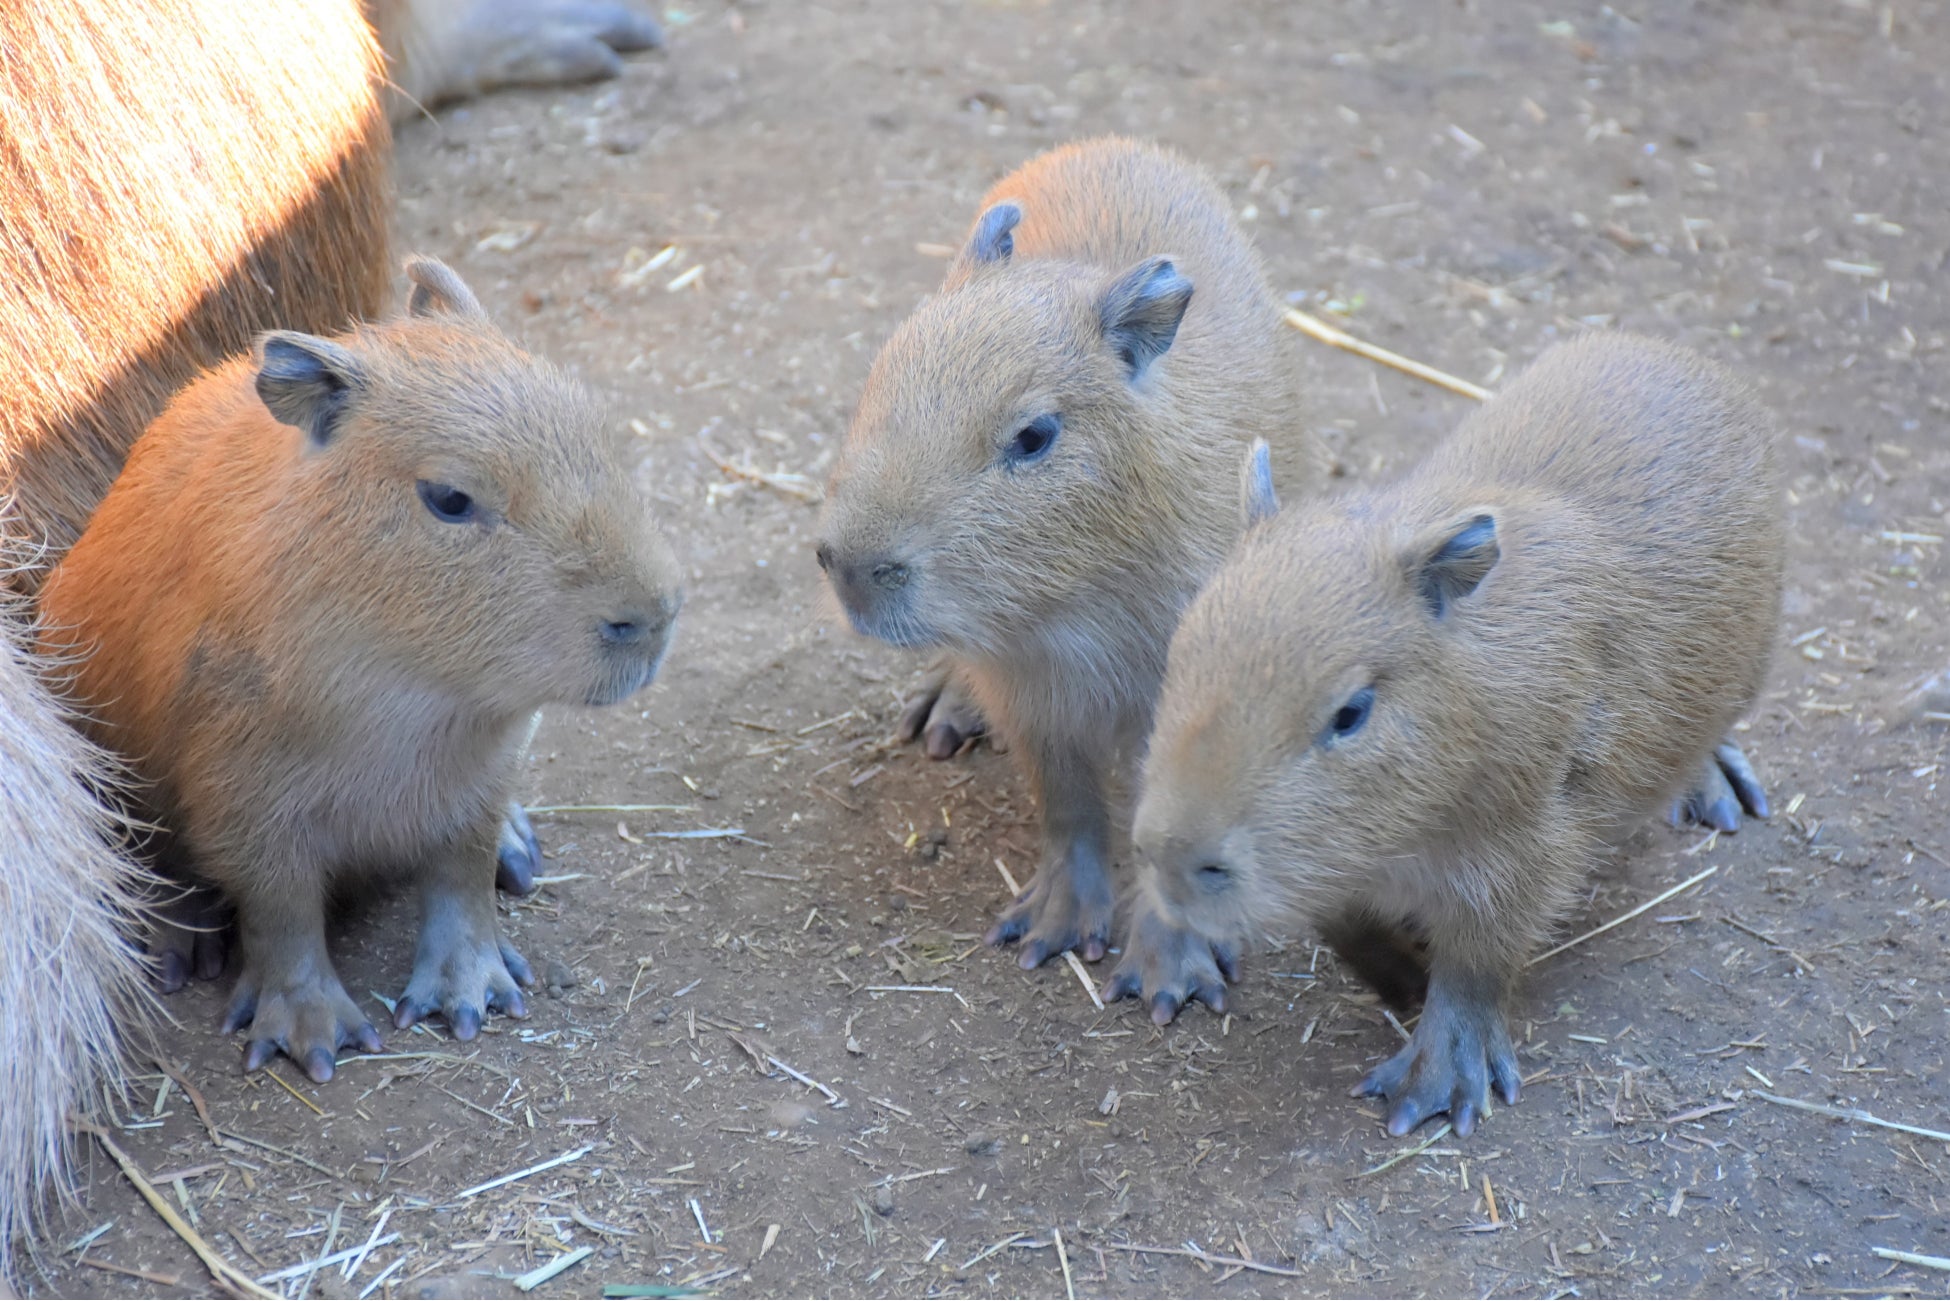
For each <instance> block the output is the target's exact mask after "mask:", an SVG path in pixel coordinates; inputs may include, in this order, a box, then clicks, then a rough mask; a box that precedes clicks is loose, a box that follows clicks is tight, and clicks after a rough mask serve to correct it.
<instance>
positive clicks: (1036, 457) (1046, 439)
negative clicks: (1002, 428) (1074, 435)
mask: <svg viewBox="0 0 1950 1301" xmlns="http://www.w3.org/2000/svg"><path fill="white" fill-rule="evenodd" d="M1062 431H1063V417H1061V416H1059V415H1056V414H1055V413H1053V412H1052V413H1051V414H1049V415H1046V416H1037V417H1036V418H1035V419H1034V420H1032V421H1030V422H1029V423H1028V424H1026V425H1024V426H1023V427H1022V428H1021V429H1018V430H1017V431H1016V436H1015V437H1014V438H1013V439H1011V440H1010V441H1009V447H1008V450H1007V451H1006V452H1005V453H1004V454H1003V455H1004V457H1005V459H1006V460H1007V461H1008V462H1009V464H1011V465H1027V464H1029V463H1030V462H1031V461H1040V460H1042V459H1043V458H1044V457H1045V456H1047V455H1049V449H1050V448H1052V447H1054V446H1056V436H1057V434H1059V433H1061V432H1062Z"/></svg>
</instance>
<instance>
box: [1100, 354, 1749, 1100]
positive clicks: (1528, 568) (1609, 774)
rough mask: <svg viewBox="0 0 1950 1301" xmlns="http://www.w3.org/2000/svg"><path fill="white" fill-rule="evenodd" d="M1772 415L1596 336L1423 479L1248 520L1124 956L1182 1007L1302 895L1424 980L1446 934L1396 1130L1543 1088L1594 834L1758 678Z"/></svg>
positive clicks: (1685, 365) (1529, 377)
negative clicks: (1506, 1021)
mask: <svg viewBox="0 0 1950 1301" xmlns="http://www.w3.org/2000/svg"><path fill="white" fill-rule="evenodd" d="M1776 439H1777V434H1776V430H1775V426H1774V424H1773V422H1772V421H1771V419H1770V418H1769V417H1768V416H1767V415H1766V414H1765V413H1764V412H1763V411H1762V410H1761V408H1760V407H1759V406H1758V405H1757V404H1756V403H1755V402H1754V401H1753V399H1752V398H1751V397H1750V396H1749V395H1748V393H1747V392H1746V390H1745V389H1744V388H1743V387H1742V386H1741V385H1740V384H1739V383H1737V382H1736V381H1734V380H1733V379H1732V378H1731V377H1730V376H1728V375H1727V374H1726V373H1725V372H1723V371H1721V370H1720V369H1719V368H1718V367H1716V366H1713V365H1710V364H1708V363H1706V362H1705V361H1703V360H1702V359H1700V358H1698V357H1696V356H1694V355H1693V354H1691V353H1689V352H1687V351H1684V350H1682V349H1679V348H1676V347H1672V346H1669V345H1666V344H1661V343H1655V342H1652V341H1648V340H1644V339H1638V338H1633V337H1630V336H1620V335H1593V336H1588V337H1585V338H1582V339H1579V340H1576V341H1574V342H1571V343H1566V344H1563V345H1560V346H1558V347H1556V348H1554V349H1552V350H1551V351H1550V352H1548V353H1546V354H1545V355H1544V356H1543V357H1541V358H1540V359H1539V360H1538V361H1537V362H1536V363H1535V364H1533V365H1532V366H1531V367H1530V368H1529V369H1528V370H1527V371H1525V372H1524V374H1523V375H1521V376H1520V377H1519V378H1518V379H1517V381H1516V382H1514V383H1513V384H1511V385H1510V386H1509V388H1508V389H1506V390H1505V391H1504V392H1502V393H1501V394H1500V395H1498V396H1497V397H1495V398H1493V399H1491V400H1490V401H1489V402H1487V403H1486V404H1484V405H1483V406H1482V407H1481V408H1480V409H1478V410H1477V411H1476V412H1474V413H1472V414H1471V416H1470V417H1469V418H1468V419H1467V420H1466V421H1464V423H1463V425H1462V426H1461V428H1460V429H1458V430H1457V431H1456V432H1455V433H1454V434H1453V435H1452V436H1451V437H1450V438H1448V439H1447V440H1446V441H1445V442H1443V443H1442V444H1441V445H1440V446H1439V447H1438V448H1437V449H1436V450H1435V451H1434V452H1433V453H1432V454H1431V455H1430V456H1429V457H1428V458H1427V459H1426V460H1425V461H1424V462H1423V463H1422V464H1420V465H1418V466H1416V467H1415V468H1414V469H1412V470H1411V471H1409V472H1408V473H1407V474H1406V475H1404V476H1403V477H1402V478H1401V479H1399V480H1398V481H1396V482H1394V483H1392V484H1389V485H1387V486H1383V487H1379V488H1375V489H1371V490H1366V491H1360V492H1354V493H1350V494H1348V495H1345V496H1340V497H1336V498H1333V499H1328V500H1317V501H1316V502H1313V503H1306V504H1301V505H1297V506H1294V507H1290V508H1288V509H1286V510H1285V511H1284V512H1282V513H1279V514H1277V515H1276V516H1274V517H1273V518H1272V519H1271V520H1270V521H1269V522H1266V523H1263V524H1261V525H1259V526H1257V527H1255V528H1254V529H1252V530H1251V531H1250V532H1249V533H1248V534H1247V536H1246V537H1245V539H1244V540H1243V542H1242V543H1241V545H1240V547H1239V548H1238V550H1237V551H1236V552H1235V553H1234V554H1233V555H1232V557H1231V558H1230V559H1229V560H1228V561H1227V562H1226V565H1225V567H1224V568H1223V569H1222V570H1220V572H1219V574H1218V575H1217V576H1216V577H1215V578H1214V579H1213V581H1212V583H1211V585H1210V586H1209V587H1208V588H1207V589H1206V590H1205V592H1204V593H1203V594H1201V595H1200V597H1199V598H1198V600H1197V601H1196V602H1195V603H1194V604H1193V606H1192V607H1191V609H1190V610H1189V611H1188V612H1187V614H1186V616H1185V619H1184V622H1183V623H1182V624H1181V625H1180V627H1179V629H1178V633H1177V636H1176V638H1175V639H1174V641H1173V643H1172V647H1171V656H1170V667H1169V669H1168V670H1167V672H1166V675H1165V684H1164V689H1163V694H1162V698H1161V700H1160V703H1159V706H1158V711H1157V726H1156V729H1155V732H1154V733H1153V737H1152V742H1151V746H1150V750H1149V754H1148V756H1147V759H1146V763H1145V769H1144V783H1143V794H1142V796H1141V799H1140V801H1139V806H1138V810H1137V813H1136V818H1135V831H1134V838H1135V843H1136V846H1137V849H1138V853H1139V857H1140V859H1141V861H1142V863H1143V868H1142V884H1141V891H1140V896H1139V903H1138V913H1139V919H1138V921H1137V923H1136V924H1135V927H1134V929H1135V930H1136V931H1137V935H1136V936H1135V937H1134V938H1135V940H1136V942H1135V943H1134V945H1133V947H1132V949H1131V951H1130V952H1129V953H1128V954H1127V956H1126V959H1125V963H1124V968H1123V969H1122V971H1120V975H1124V974H1125V973H1126V972H1129V973H1133V976H1135V975H1136V974H1142V975H1143V977H1144V978H1143V981H1142V983H1143V986H1144V992H1145V995H1146V997H1147V998H1151V999H1153V1000H1154V1001H1155V1000H1156V999H1157V998H1158V997H1159V996H1160V995H1163V996H1164V997H1165V998H1166V1000H1167V1003H1166V1006H1165V1007H1164V1009H1163V1010H1165V1011H1167V1012H1169V1011H1170V1010H1173V1009H1174V1008H1175V1006H1176V1003H1177V1002H1182V1001H1184V999H1185V998H1187V997H1189V996H1191V994H1192V993H1194V992H1196V990H1194V989H1190V988H1188V985H1189V986H1196V985H1199V984H1201V983H1209V982H1211V981H1212V980H1214V979H1215V977H1214V976H1213V975H1212V970H1211V969H1212V967H1213V965H1214V963H1213V959H1214V957H1216V958H1217V963H1218V965H1220V966H1230V963H1231V961H1232V960H1233V957H1232V955H1233V953H1234V952H1235V951H1236V945H1237V944H1238V942H1240V941H1241V940H1243V939H1245V938H1247V937H1248V936H1249V935H1250V934H1251V933H1253V932H1255V931H1257V929H1258V928H1260V927H1261V926H1264V925H1266V924H1268V923H1271V922H1273V921H1276V920H1278V919H1282V918H1291V917H1295V916H1298V917H1300V918H1303V919H1305V920H1308V921H1310V922H1312V923H1314V924H1315V925H1316V926H1318V927H1320V928H1321V929H1322V930H1323V932H1324V933H1325V934H1326V935H1327V937H1328V938H1329V939H1330V941H1332V942H1334V943H1336V944H1337V945H1338V946H1340V947H1343V948H1344V949H1346V950H1347V951H1348V953H1349V956H1350V958H1351V959H1352V960H1353V961H1354V962H1355V964H1356V966H1357V967H1358V968H1359V969H1361V970H1362V971H1363V972H1364V974H1367V975H1369V976H1370V977H1371V978H1372V979H1373V980H1374V981H1375V983H1377V984H1378V985H1379V986H1380V987H1381V988H1383V989H1384V991H1385V992H1388V993H1390V994H1391V995H1394V996H1400V995H1403V994H1412V993H1413V992H1417V991H1416V986H1418V985H1419V984H1420V983H1421V980H1420V976H1421V973H1420V972H1419V971H1415V970H1412V969H1408V966H1407V965H1405V964H1414V963H1416V962H1417V961H1418V957H1417V950H1418V949H1419V948H1421V947H1423V946H1425V947H1426V961H1427V964H1428V985H1429V988H1428V1004H1427V1006H1426V1008H1425V1010H1424V1014H1423V1017H1422V1021H1421V1023H1420V1024H1419V1025H1418V1027H1417V1030H1416V1034H1415V1039H1414V1042H1413V1043H1412V1044H1411V1045H1410V1046H1409V1047H1408V1048H1406V1049H1404V1050H1403V1053H1402V1055H1401V1057H1399V1058H1398V1059H1396V1061H1394V1062H1391V1063H1388V1064H1385V1065H1384V1066H1383V1067H1382V1068H1380V1069H1378V1070H1377V1071H1376V1073H1375V1074H1374V1075H1372V1076H1370V1078H1369V1081H1368V1085H1367V1088H1368V1091H1370V1092H1375V1093H1381V1094H1385V1095H1386V1096H1388V1097H1389V1098H1390V1102H1391V1106H1390V1128H1391V1130H1393V1131H1394V1132H1397V1133H1400V1132H1405V1130H1406V1129H1408V1128H1411V1127H1412V1126H1413V1125H1414V1124H1415V1123H1419V1121H1420V1120H1421V1119H1423V1118H1424V1117H1425V1116H1427V1115H1429V1114H1433V1113H1435V1112H1439V1111H1442V1110H1445V1109H1447V1110H1449V1111H1450V1114H1451V1119H1452V1121H1454V1122H1455V1123H1456V1126H1457V1129H1458V1130H1460V1131H1462V1132H1465V1133H1466V1132H1468V1129H1469V1128H1470V1126H1471V1125H1472V1124H1473V1122H1474V1119H1475V1116H1476V1114H1477V1112H1479V1111H1480V1110H1481V1108H1482V1107H1483V1106H1486V1105H1487V1097H1486V1093H1487V1088H1488V1084H1489V1083H1492V1082H1493V1083H1495V1084H1496V1085H1497V1087H1498V1089H1499V1091H1501V1092H1504V1093H1505V1094H1506V1097H1507V1098H1508V1100H1510V1101H1514V1100H1515V1092H1516V1079H1515V1062H1514V1057H1513V1055H1511V1054H1510V1053H1509V1051H1508V1050H1509V1041H1508V1039H1507V1036H1506V1035H1505V1032H1504V1028H1503V1012H1502V1003H1503V1000H1504V998H1505V996H1506V994H1507V992H1508V990H1509V988H1510V986H1511V983H1512V981H1513V980H1514V978H1515V976H1516V974H1517V972H1518V971H1519V969H1520V968H1521V965H1522V964H1523V962H1524V960H1525V958H1526V957H1528V956H1529V955H1530V954H1531V953H1532V952H1534V951H1535V950H1536V948H1537V947H1538V945H1540V944H1541V943H1542V942H1543V940H1544V938H1545V937H1546V936H1547V935H1548V934H1549V932H1550V930H1551V928H1552V927H1553V926H1554V925H1556V924H1557V923H1558V922H1559V921H1560V920H1561V919H1562V918H1563V916H1564V915H1565V912H1566V910H1567V909H1568V908H1569V907H1571V905H1572V904H1573V902H1574V900H1575V899H1576V896H1577V893H1578V889H1579V886H1580V883H1581V882H1582V880H1583V879H1584V874H1585V872H1586V870H1587V867H1588V865H1589V863H1590V861H1591V858H1592V855H1593V850H1594V846H1595V844H1596V840H1597V837H1598V836H1599V835H1600V834H1601V833H1603V832H1605V831H1606V830H1607V829H1609V828H1612V827H1614V826H1616V825H1617V824H1618V823H1619V822H1620V820H1621V819H1624V818H1626V817H1628V816H1631V815H1633V814H1636V813H1638V812H1640V811H1642V810H1644V809H1646V808H1648V807H1650V806H1652V805H1654V804H1656V803H1657V802H1658V801H1659V800H1661V799H1663V798H1665V797H1668V796H1670V795H1672V794H1673V793H1674V792H1676V791H1678V790H1680V789H1682V788H1683V787H1685V786H1686V784H1687V783H1688V782H1689V781H1690V780H1691V779H1693V778H1695V777H1696V775H1697V774H1698V772H1699V770H1700V768H1701V765H1702V763H1703V761H1705V760H1706V759H1707V757H1708V756H1709V754H1710V753H1711V752H1712V750H1713V748H1714V746H1715V743H1716V742H1717V741H1718V740H1719V739H1720V737H1721V736H1722V735H1723V734H1724V733H1725V730H1726V728H1727V727H1728V726H1729V725H1730V724H1731V723H1733V722H1734V720H1735V719H1737V718H1738V717H1739V716H1740V715H1741V714H1742V713H1743V712H1744V711H1745V710H1746V709H1747V708H1748V707H1749V706H1750V705H1751V704H1752V702H1753V700H1754V699H1755V696H1756V694H1757V693H1758V692H1759V690H1760V687H1761V684H1762V681H1763V678H1764V676H1765V672H1766V668H1767V664H1768V659H1769V654H1770V650H1771V647H1772V644H1773V640H1774V636H1775V629H1776V623H1777V619H1778V614H1779V606H1780V593H1781V567H1782V554H1783V538H1782V521H1781V506H1780V481H1779V472H1778V469H1777V465H1776V449H1775V443H1776ZM1485 520H1488V521H1491V524H1490V525H1489V527H1488V528H1485V527H1484V526H1483V523H1482V522H1483V521H1485ZM1491 530H1493V534H1492V532H1491ZM1492 536H1493V541H1489V542H1487V545H1484V543H1485V542H1486V540H1487V539H1489V538H1490V537H1492ZM1452 540H1454V542H1455V545H1450V544H1451V542H1452ZM1438 608H1439V609H1440V610H1441V613H1439V614H1438V613H1437V610H1438ZM1370 689H1371V691H1372V704H1371V705H1370V706H1369V707H1368V709H1367V711H1366V713H1365V715H1363V717H1364V718H1365V721H1364V722H1362V723H1361V724H1359V725H1358V727H1357V728H1356V729H1355V730H1353V731H1351V732H1348V733H1346V734H1342V733H1341V732H1340V731H1339V729H1341V728H1342V726H1343V724H1345V723H1347V722H1348V721H1349V720H1350V719H1351V718H1353V717H1354V716H1355V714H1356V713H1359V712H1360V710H1359V706H1360V705H1361V698H1360V693H1362V692H1363V691H1364V690H1370ZM1343 711H1353V712H1343ZM1120 992H1121V991H1120ZM1452 1065H1453V1066H1454V1071H1453V1073H1451V1070H1450V1068H1451V1066H1452Z"/></svg>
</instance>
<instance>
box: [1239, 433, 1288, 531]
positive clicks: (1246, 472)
mask: <svg viewBox="0 0 1950 1301" xmlns="http://www.w3.org/2000/svg"><path fill="white" fill-rule="evenodd" d="M1279 513H1280V494H1279V493H1278V492H1276V491H1275V490H1274V488H1273V453H1272V451H1271V450H1270V449H1269V448H1268V447H1267V446H1266V440H1265V439H1264V438H1255V439H1253V445H1252V446H1251V447H1250V448H1248V449H1246V463H1245V465H1244V466H1243V467H1241V469H1240V472H1239V524H1240V527H1241V528H1251V527H1253V525H1255V524H1264V523H1265V522H1266V521H1267V520H1270V519H1272V518H1273V517H1274V516H1275V515H1277V514H1279Z"/></svg>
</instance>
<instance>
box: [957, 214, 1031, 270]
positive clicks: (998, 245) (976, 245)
mask: <svg viewBox="0 0 1950 1301" xmlns="http://www.w3.org/2000/svg"><path fill="white" fill-rule="evenodd" d="M1021 221H1022V206H1021V205H1020V204H1018V203H1016V202H1014V201H1013V200H1009V199H1004V200H1003V201H1002V202H1001V203H997V204H994V205H992V206H991V207H990V208H989V210H988V211H987V212H984V213H983V214H982V216H981V219H980V220H979V221H977V222H976V223H975V233H974V234H973V235H970V236H969V237H968V247H967V248H965V249H963V250H962V257H963V258H965V259H967V260H968V261H970V262H983V263H991V262H1007V261H1008V260H1009V258H1010V257H1011V256H1012V255H1013V254H1014V253H1015V251H1016V237H1015V229H1016V226H1017V225H1018V224H1019V223H1020V222H1021Z"/></svg>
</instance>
